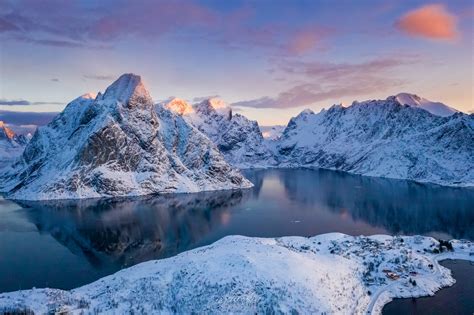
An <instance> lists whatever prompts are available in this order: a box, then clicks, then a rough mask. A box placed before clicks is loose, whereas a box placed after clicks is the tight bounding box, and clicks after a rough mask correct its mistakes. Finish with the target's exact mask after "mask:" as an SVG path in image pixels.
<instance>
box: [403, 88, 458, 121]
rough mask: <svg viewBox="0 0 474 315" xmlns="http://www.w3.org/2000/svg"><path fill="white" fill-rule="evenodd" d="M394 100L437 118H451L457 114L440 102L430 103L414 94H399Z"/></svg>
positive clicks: (454, 110)
mask: <svg viewBox="0 0 474 315" xmlns="http://www.w3.org/2000/svg"><path fill="white" fill-rule="evenodd" d="M395 100H397V101H398V102H399V103H400V104H402V105H408V106H412V107H419V108H423V109H424V110H427V111H429V112H430V113H432V114H434V115H437V116H443V117H445V116H451V115H453V114H455V113H457V112H458V110H456V109H454V108H452V107H449V106H448V105H445V104H443V103H440V102H432V101H430V100H427V99H426V98H423V97H419V96H418V95H415V94H409V93H399V94H397V95H395Z"/></svg>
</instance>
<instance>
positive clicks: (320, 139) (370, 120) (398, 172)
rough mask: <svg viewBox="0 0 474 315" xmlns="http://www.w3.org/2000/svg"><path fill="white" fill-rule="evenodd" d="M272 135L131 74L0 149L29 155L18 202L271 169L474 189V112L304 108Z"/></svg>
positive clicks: (19, 165) (145, 190) (209, 180)
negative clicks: (155, 91) (169, 95)
mask: <svg viewBox="0 0 474 315" xmlns="http://www.w3.org/2000/svg"><path fill="white" fill-rule="evenodd" d="M2 130H3V131H2ZM2 132H3V133H2ZM265 132H266V134H265V135H266V137H264V134H263V133H262V131H261V129H260V127H259V126H258V123H257V122H256V121H252V120H249V119H247V118H246V117H245V116H243V115H240V114H234V113H233V112H232V109H231V108H230V107H229V106H228V105H227V104H226V103H224V102H223V101H222V100H219V99H216V98H209V99H206V100H204V101H202V102H200V103H196V104H192V105H191V104H189V103H188V102H186V101H184V100H182V99H178V98H175V99H172V100H169V101H167V102H163V103H159V104H153V102H152V99H151V97H150V95H149V93H148V91H147V90H146V88H145V86H144V85H143V83H142V81H141V78H140V77H139V76H137V75H134V74H125V75H122V76H121V77H120V78H119V79H118V80H117V81H115V82H114V83H113V84H112V85H111V86H110V87H108V88H107V90H106V91H105V93H104V94H101V93H99V94H98V95H97V96H96V95H92V94H87V95H83V96H81V97H79V98H77V99H76V100H74V101H72V102H71V103H69V104H68V105H67V107H66V108H65V109H64V111H63V112H62V113H61V114H59V115H58V116H57V117H56V118H55V119H54V120H53V121H52V122H51V123H50V124H49V125H47V126H45V127H41V128H39V129H38V130H37V132H36V133H35V135H34V136H33V138H32V139H31V141H30V142H29V143H28V144H27V145H26V147H25V149H24V152H23V154H21V152H22V151H23V147H24V146H25V144H26V143H27V139H26V138H25V139H26V140H21V141H20V137H18V136H14V135H13V134H12V131H11V130H10V129H8V128H7V127H6V126H5V124H3V123H2V124H1V125H0V144H1V143H8V145H9V146H11V147H15V148H17V151H16V152H15V153H13V152H14V150H3V151H2V152H7V151H8V152H12V154H11V155H10V156H7V155H8V154H6V153H2V160H3V161H5V163H7V162H10V161H11V160H12V157H14V156H19V155H20V154H21V157H19V158H18V159H17V160H16V161H15V162H14V163H13V164H12V165H11V166H9V167H7V168H5V169H4V170H3V171H2V173H0V189H1V190H3V191H6V192H8V194H7V196H8V197H10V198H15V199H71V198H72V199H75V198H90V197H103V196H129V195H144V194H151V193H158V192H196V191H202V190H217V189H219V190H220V189H235V188H245V187H250V186H251V183H250V182H249V181H248V180H246V179H245V178H244V177H243V176H242V175H241V174H240V173H239V171H238V170H237V168H268V167H290V168H293V167H309V168H326V169H333V170H341V171H346V172H350V173H355V174H361V175H367V176H377V177H388V178H397V179H409V180H414V181H418V182H430V183H436V184H440V185H448V186H474V115H472V114H471V115H468V114H464V113H461V112H458V111H456V110H455V109H453V108H450V107H449V106H447V105H444V104H442V103H437V102H431V101H428V100H426V99H424V98H421V97H419V96H416V95H412V94H407V93H401V94H398V95H396V96H390V97H388V98H387V99H386V100H372V101H365V102H354V103H353V104H352V105H350V106H348V107H344V106H341V105H334V106H332V107H331V108H329V109H327V110H322V111H321V112H320V113H317V114H316V113H314V112H313V111H311V110H304V111H303V112H301V113H300V114H299V115H298V116H296V117H294V118H292V119H291V120H290V122H289V123H288V125H287V126H286V127H284V128H283V127H275V128H273V129H272V128H270V129H269V130H265ZM15 137H16V138H15ZM22 139H23V138H22ZM1 141H3V142H1ZM2 145H4V144H2ZM9 154H10V153H9ZM5 156H7V157H5Z"/></svg>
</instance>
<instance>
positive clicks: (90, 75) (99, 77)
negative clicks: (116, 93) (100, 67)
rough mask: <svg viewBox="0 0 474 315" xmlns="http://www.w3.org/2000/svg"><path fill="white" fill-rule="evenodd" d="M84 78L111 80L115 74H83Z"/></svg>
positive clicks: (114, 77)
mask: <svg viewBox="0 0 474 315" xmlns="http://www.w3.org/2000/svg"><path fill="white" fill-rule="evenodd" d="M83 78H84V79H91V80H106V81H111V80H114V79H116V78H117V76H115V75H100V74H85V75H83Z"/></svg>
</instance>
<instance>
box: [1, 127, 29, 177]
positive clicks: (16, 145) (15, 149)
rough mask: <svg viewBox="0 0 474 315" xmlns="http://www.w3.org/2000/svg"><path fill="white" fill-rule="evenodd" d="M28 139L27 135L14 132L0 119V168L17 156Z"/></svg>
mask: <svg viewBox="0 0 474 315" xmlns="http://www.w3.org/2000/svg"><path fill="white" fill-rule="evenodd" d="M29 140H30V138H29V137H27V136H24V135H17V134H15V132H14V131H13V130H11V129H10V128H8V126H7V124H6V123H5V122H3V121H0V169H1V168H3V167H6V166H8V165H9V164H11V163H13V161H14V160H15V159H16V158H18V157H19V156H20V155H21V154H22V153H23V150H24V149H25V146H26V144H27V143H28V141H29Z"/></svg>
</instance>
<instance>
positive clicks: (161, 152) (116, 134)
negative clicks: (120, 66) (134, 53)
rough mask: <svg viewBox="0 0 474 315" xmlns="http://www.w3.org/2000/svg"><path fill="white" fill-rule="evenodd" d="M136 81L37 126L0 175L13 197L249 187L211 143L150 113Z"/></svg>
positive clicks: (126, 79) (166, 115)
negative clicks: (15, 159)
mask: <svg viewBox="0 0 474 315" xmlns="http://www.w3.org/2000/svg"><path fill="white" fill-rule="evenodd" d="M154 109H155V107H154V104H153V102H152V99H151V97H150V95H149V93H148V91H147V90H146V88H145V86H144V85H143V83H142V81H141V78H140V77H139V76H137V75H134V74H125V75H122V76H121V77H120V78H119V79H118V80H117V81H115V82H114V83H113V84H112V85H111V86H109V87H108V88H107V90H106V91H105V93H104V94H100V93H99V95H97V97H96V98H95V99H92V98H90V97H80V98H78V99H76V100H74V101H72V102H71V103H69V104H68V105H67V107H66V108H65V109H64V111H63V112H62V113H61V114H59V115H58V116H57V117H56V118H55V119H54V120H53V121H52V122H51V123H50V124H48V125H47V126H45V127H41V128H38V130H37V132H36V133H35V135H34V136H33V139H32V140H31V141H30V143H29V144H28V145H27V147H26V148H25V151H24V153H23V156H22V160H21V161H19V162H18V163H16V164H15V165H14V166H13V167H12V169H11V170H10V171H9V172H7V173H6V174H4V175H3V176H2V178H0V189H3V190H4V191H8V197H9V198H13V199H29V200H41V199H75V198H91V197H104V196H131V195H145V194H152V193H158V192H196V191H203V190H220V189H235V188H243V187H250V186H251V183H250V182H249V181H247V180H246V179H245V178H244V177H242V175H241V174H240V173H239V172H238V171H237V170H235V169H233V168H232V167H231V166H229V165H228V164H227V163H226V162H225V160H224V158H223V157H222V155H221V154H220V153H219V151H218V150H217V148H215V146H214V145H213V143H212V142H211V141H209V139H207V138H206V137H205V136H204V135H203V134H201V133H200V132H199V131H197V130H196V129H195V128H194V127H192V126H191V125H189V124H188V123H186V122H185V121H184V120H183V119H182V118H181V117H180V116H178V115H175V114H173V113H171V112H170V111H166V110H162V111H160V112H159V113H158V114H157V113H156V112H155V110H154Z"/></svg>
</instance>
